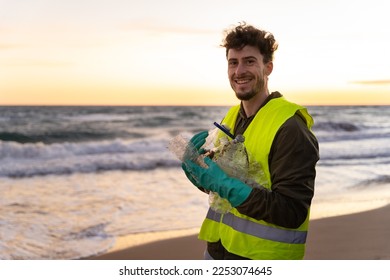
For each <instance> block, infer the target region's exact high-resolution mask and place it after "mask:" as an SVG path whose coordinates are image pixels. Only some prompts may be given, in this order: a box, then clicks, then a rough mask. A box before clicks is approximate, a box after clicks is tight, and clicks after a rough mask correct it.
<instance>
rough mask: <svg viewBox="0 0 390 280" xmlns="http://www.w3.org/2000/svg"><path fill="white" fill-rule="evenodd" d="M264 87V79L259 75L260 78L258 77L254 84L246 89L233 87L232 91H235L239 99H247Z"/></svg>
mask: <svg viewBox="0 0 390 280" xmlns="http://www.w3.org/2000/svg"><path fill="white" fill-rule="evenodd" d="M264 87H265V81H264V77H261V79H258V80H257V81H256V84H255V85H254V86H253V87H252V88H251V89H250V90H248V91H241V92H239V91H237V90H235V89H234V87H233V90H234V92H235V93H236V97H237V98H238V99H239V100H241V101H248V100H250V99H252V98H253V97H255V96H256V95H257V94H259V93H260V92H261V91H262V90H263V89H264Z"/></svg>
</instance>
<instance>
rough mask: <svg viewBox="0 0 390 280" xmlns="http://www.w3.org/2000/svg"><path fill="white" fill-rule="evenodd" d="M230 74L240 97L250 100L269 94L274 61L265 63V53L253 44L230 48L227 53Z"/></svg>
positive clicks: (232, 84)
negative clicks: (269, 79)
mask: <svg viewBox="0 0 390 280" xmlns="http://www.w3.org/2000/svg"><path fill="white" fill-rule="evenodd" d="M227 60H228V76H229V81H230V85H231V87H232V89H233V90H234V92H235V93H236V96H237V98H238V99H240V100H243V101H249V100H252V99H265V98H266V97H267V96H268V88H267V80H268V75H269V74H271V72H272V67H273V65H272V62H271V61H270V62H268V63H266V64H264V62H263V55H262V54H261V53H260V51H259V49H258V48H256V47H253V46H248V45H247V46H245V47H243V48H242V49H230V50H229V52H228V55H227Z"/></svg>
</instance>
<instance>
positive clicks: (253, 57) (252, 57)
mask: <svg viewBox="0 0 390 280" xmlns="http://www.w3.org/2000/svg"><path fill="white" fill-rule="evenodd" d="M244 59H245V60H248V59H255V60H257V58H256V57H255V56H251V55H250V56H246V57H244Z"/></svg>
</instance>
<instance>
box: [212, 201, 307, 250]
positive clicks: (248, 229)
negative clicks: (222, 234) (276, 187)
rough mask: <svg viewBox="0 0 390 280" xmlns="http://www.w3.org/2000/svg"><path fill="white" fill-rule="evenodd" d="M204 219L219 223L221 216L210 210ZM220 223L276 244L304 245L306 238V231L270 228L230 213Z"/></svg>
mask: <svg viewBox="0 0 390 280" xmlns="http://www.w3.org/2000/svg"><path fill="white" fill-rule="evenodd" d="M206 217H207V218H208V219H210V220H213V221H216V222H220V221H221V217H222V215H221V214H219V213H217V212H215V211H213V210H212V209H211V208H210V209H209V211H208V213H207V216H206ZM222 223H224V224H225V225H227V226H230V227H232V228H233V229H235V230H237V231H240V232H243V233H246V234H250V235H253V236H256V237H259V238H263V239H267V240H271V241H277V242H284V243H290V244H304V243H305V242H306V237H307V231H294V230H288V229H283V228H275V227H270V226H266V225H262V224H258V223H254V222H252V221H248V220H245V219H242V218H240V217H237V216H234V215H233V214H232V213H227V214H224V215H223V218H222Z"/></svg>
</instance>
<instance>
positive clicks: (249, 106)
mask: <svg viewBox="0 0 390 280" xmlns="http://www.w3.org/2000/svg"><path fill="white" fill-rule="evenodd" d="M268 96H269V92H268V90H267V91H266V92H264V93H261V94H258V95H256V96H255V97H253V98H252V99H250V100H243V101H242V107H243V108H244V111H245V114H246V116H247V118H249V117H251V116H253V115H255V114H256V113H257V111H258V110H259V108H260V106H261V105H262V104H263V103H264V101H265V100H266V99H267V97H268Z"/></svg>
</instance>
